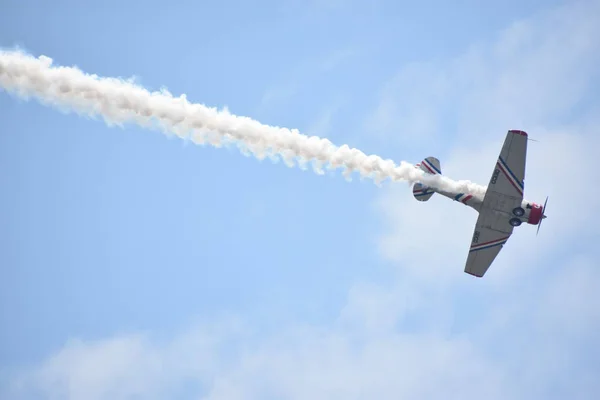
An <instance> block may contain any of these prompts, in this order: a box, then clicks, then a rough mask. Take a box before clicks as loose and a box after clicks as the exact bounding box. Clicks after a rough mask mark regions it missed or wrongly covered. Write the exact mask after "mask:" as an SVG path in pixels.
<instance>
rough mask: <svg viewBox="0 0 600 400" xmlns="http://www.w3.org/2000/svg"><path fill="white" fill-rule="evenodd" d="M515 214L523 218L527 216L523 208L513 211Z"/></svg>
mask: <svg viewBox="0 0 600 400" xmlns="http://www.w3.org/2000/svg"><path fill="white" fill-rule="evenodd" d="M513 214H515V215H516V216H517V217H522V216H523V215H525V210H523V209H522V208H521V207H517V208H515V209H514V210H513ZM515 226H517V225H515Z"/></svg>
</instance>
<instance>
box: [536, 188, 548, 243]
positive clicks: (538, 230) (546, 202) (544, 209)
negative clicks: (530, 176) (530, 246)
mask: <svg viewBox="0 0 600 400" xmlns="http://www.w3.org/2000/svg"><path fill="white" fill-rule="evenodd" d="M548 197H549V196H546V201H545V202H544V207H542V218H540V222H539V223H538V228H537V232H536V233H535V235H536V236H537V235H538V233H540V227H541V226H542V221H543V220H544V218H546V213H545V211H546V204H548Z"/></svg>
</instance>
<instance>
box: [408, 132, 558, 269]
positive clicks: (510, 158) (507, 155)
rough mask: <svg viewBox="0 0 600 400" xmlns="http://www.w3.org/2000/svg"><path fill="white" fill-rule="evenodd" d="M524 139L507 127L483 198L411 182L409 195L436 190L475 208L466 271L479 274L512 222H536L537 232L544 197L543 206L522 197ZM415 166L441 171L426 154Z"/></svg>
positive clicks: (421, 198) (425, 195)
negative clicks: (475, 214) (475, 213)
mask: <svg viewBox="0 0 600 400" xmlns="http://www.w3.org/2000/svg"><path fill="white" fill-rule="evenodd" d="M527 140H528V138H527V133H525V132H523V131H518V130H510V131H508V133H507V134H506V139H505V140H504V145H503V146H502V151H501V152H500V156H499V157H498V161H496V166H495V168H494V172H493V173H492V177H491V179H490V183H489V185H488V188H487V191H486V193H485V196H484V197H483V200H482V199H479V198H478V197H477V196H473V195H472V194H469V193H458V192H457V193H452V192H446V191H444V190H439V189H434V188H431V187H428V186H426V185H423V184H421V183H415V184H414V186H413V195H414V196H415V198H416V199H417V200H419V201H427V200H429V199H430V198H431V196H433V194H434V193H439V194H441V195H443V196H445V197H448V198H449V199H452V200H455V201H458V202H461V203H463V204H465V205H467V206H469V207H472V208H474V209H475V210H477V211H478V212H479V217H478V218H477V222H476V223H475V232H474V233H473V238H472V240H471V248H470V250H469V256H468V257H467V263H466V266H465V272H466V273H468V274H471V275H474V276H476V277H479V278H481V277H482V276H483V275H484V274H485V273H486V271H487V270H488V268H489V267H490V265H491V264H492V262H493V261H494V259H495V258H496V256H497V255H498V253H499V252H500V250H501V249H502V247H503V246H504V244H505V243H506V242H507V240H508V238H509V237H510V236H511V235H512V233H513V229H514V228H515V227H516V226H519V225H521V223H523V222H527V223H528V224H531V225H537V226H538V232H539V230H540V226H541V224H542V220H544V219H545V218H546V215H545V214H544V212H545V210H546V204H547V202H548V198H546V202H545V203H544V205H543V206H541V205H539V204H536V203H533V202H529V201H525V200H523V190H524V187H525V186H524V180H525V164H526V158H527ZM416 167H417V168H420V169H421V170H423V171H425V172H426V173H427V174H432V175H435V174H440V175H441V174H442V169H441V167H440V161H439V160H438V159H437V158H435V157H427V158H426V159H424V160H423V161H422V162H420V163H418V164H416Z"/></svg>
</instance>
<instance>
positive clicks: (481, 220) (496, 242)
mask: <svg viewBox="0 0 600 400" xmlns="http://www.w3.org/2000/svg"><path fill="white" fill-rule="evenodd" d="M513 229H514V228H513V227H512V226H511V225H510V224H509V223H508V222H506V219H505V218H498V215H497V214H496V213H495V212H494V211H493V210H483V209H482V211H480V213H479V217H478V218H477V222H476V223H475V231H474V232H473V238H472V239H471V248H470V250H469V256H468V257H467V264H466V265H465V272H466V273H467V274H471V275H474V276H476V277H478V278H481V277H482V276H483V275H485V273H486V272H487V270H488V268H489V267H490V265H492V262H493V261H494V259H495V258H496V256H497V255H498V253H500V250H502V247H503V246H504V244H505V243H506V242H507V241H508V238H509V237H510V235H512V232H513Z"/></svg>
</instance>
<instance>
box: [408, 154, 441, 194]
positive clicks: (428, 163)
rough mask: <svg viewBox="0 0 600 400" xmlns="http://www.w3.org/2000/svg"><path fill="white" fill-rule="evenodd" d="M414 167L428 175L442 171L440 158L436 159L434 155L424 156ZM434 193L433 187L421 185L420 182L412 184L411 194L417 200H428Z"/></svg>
mask: <svg viewBox="0 0 600 400" xmlns="http://www.w3.org/2000/svg"><path fill="white" fill-rule="evenodd" d="M416 167H417V168H419V169H421V170H422V171H424V172H425V173H426V174H429V175H437V174H441V173H442V168H441V167H440V160H438V159H437V158H435V157H427V158H425V159H424V160H423V161H421V162H420V163H418V164H417V165H416ZM434 193H435V190H434V189H432V188H430V187H428V186H426V185H423V184H422V183H415V184H414V185H413V196H414V197H415V199H417V200H419V201H427V200H429V199H430V198H431V196H433V194H434Z"/></svg>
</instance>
